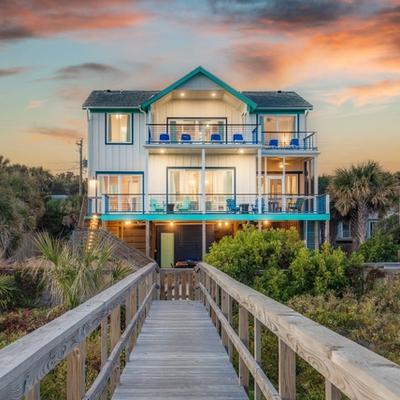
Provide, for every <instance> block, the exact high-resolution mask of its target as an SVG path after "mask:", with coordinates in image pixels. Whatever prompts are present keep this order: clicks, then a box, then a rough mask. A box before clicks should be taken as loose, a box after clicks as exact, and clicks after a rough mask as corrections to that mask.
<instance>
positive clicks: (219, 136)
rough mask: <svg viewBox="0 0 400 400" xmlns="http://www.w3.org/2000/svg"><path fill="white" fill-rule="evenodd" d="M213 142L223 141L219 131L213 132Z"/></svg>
mask: <svg viewBox="0 0 400 400" xmlns="http://www.w3.org/2000/svg"><path fill="white" fill-rule="evenodd" d="M211 143H222V138H221V135H220V134H219V133H212V134H211Z"/></svg>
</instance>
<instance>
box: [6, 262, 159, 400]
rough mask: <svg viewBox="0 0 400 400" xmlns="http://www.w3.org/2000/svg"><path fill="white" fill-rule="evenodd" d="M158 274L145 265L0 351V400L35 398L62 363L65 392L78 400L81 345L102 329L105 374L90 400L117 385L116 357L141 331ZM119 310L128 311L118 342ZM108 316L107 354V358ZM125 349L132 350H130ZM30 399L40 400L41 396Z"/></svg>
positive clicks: (82, 385) (81, 384) (82, 386)
mask: <svg viewBox="0 0 400 400" xmlns="http://www.w3.org/2000/svg"><path fill="white" fill-rule="evenodd" d="M156 271H157V266H156V264H155V263H149V264H147V265H146V266H145V267H143V268H141V269H139V270H138V271H136V272H134V273H133V274H131V275H129V276H128V277H126V278H124V279H122V280H121V281H120V282H118V283H116V284H115V285H113V286H111V287H110V288H108V289H106V290H104V291H103V292H101V293H99V294H98V295H96V296H94V297H93V298H91V299H90V300H88V301H86V302H85V303H83V304H81V305H80V306H78V307H76V308H75V309H73V310H70V311H68V312H66V313H65V314H63V315H61V316H60V317H58V318H56V319H55V320H53V321H51V322H49V323H48V324H46V325H44V326H42V327H41V328H39V329H37V330H35V331H33V332H32V333H30V334H28V335H26V336H24V337H22V338H21V339H19V340H17V341H16V342H14V343H12V344H10V345H9V346H7V347H5V348H4V349H2V350H0V400H19V399H21V398H22V396H24V395H26V394H28V393H38V384H39V382H40V380H41V379H42V378H43V377H44V376H45V375H46V374H47V373H49V372H50V371H51V370H53V369H54V368H55V367H56V366H57V365H58V364H59V363H60V362H61V361H62V360H64V359H65V358H67V390H69V391H71V392H72V394H70V396H69V397H68V398H72V399H78V398H79V399H81V398H82V397H83V396H84V394H85V381H84V378H83V377H82V374H80V373H78V372H77V371H84V354H85V339H86V338H87V337H88V336H89V335H90V334H91V333H92V332H93V331H94V330H95V329H97V328H98V327H99V325H100V324H101V328H102V329H101V332H102V334H101V347H102V370H101V371H103V372H100V373H101V382H99V380H96V381H95V383H94V386H92V387H93V389H91V390H89V392H88V396H89V397H88V398H90V399H96V398H98V397H99V394H101V390H100V389H101V388H104V387H105V385H107V382H108V380H109V379H111V383H112V382H114V385H115V382H116V381H117V375H116V374H117V372H116V369H118V368H113V366H119V356H120V354H121V352H122V350H123V349H124V348H125V347H126V346H127V342H128V341H131V340H130V339H131V337H132V332H133V330H134V328H135V326H137V325H139V329H140V325H141V323H142V322H143V321H142V320H143V319H144V318H143V314H144V312H146V313H147V311H148V308H149V303H150V302H151V300H152V297H153V295H155V291H154V290H155V288H156V281H157V278H156ZM122 305H125V307H126V326H127V329H126V331H125V332H126V333H125V334H122V336H121V327H120V322H121V321H120V315H121V314H120V312H121V306H122ZM109 316H110V342H111V349H110V350H111V354H110V356H109V357H108V355H107V354H108V341H109V339H108V334H107V331H108V329H107V325H108V317H109ZM103 332H104V333H105V334H103ZM129 345H130V347H133V344H129ZM110 364H111V366H110ZM103 368H106V370H103ZM99 376H100V375H99ZM31 398H32V397H31ZM33 398H34V399H38V398H39V395H36V397H35V395H34V396H33Z"/></svg>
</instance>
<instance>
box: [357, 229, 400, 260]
mask: <svg viewBox="0 0 400 400" xmlns="http://www.w3.org/2000/svg"><path fill="white" fill-rule="evenodd" d="M399 250H400V246H399V244H398V243H396V242H395V240H394V238H393V235H392V234H390V233H383V232H380V231H377V232H376V233H375V234H374V235H373V236H372V238H371V239H369V240H367V241H366V242H365V243H363V244H362V245H361V246H360V249H359V253H360V254H362V256H363V257H364V260H365V262H391V261H397V252H398V251H399Z"/></svg>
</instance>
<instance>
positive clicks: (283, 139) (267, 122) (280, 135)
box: [262, 115, 296, 146]
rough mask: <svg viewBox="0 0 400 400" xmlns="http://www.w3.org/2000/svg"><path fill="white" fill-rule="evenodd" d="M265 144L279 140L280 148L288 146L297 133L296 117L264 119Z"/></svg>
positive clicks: (283, 116)
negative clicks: (272, 140)
mask: <svg viewBox="0 0 400 400" xmlns="http://www.w3.org/2000/svg"><path fill="white" fill-rule="evenodd" d="M262 127H263V135H264V143H268V142H269V141H270V140H271V139H278V142H279V145H280V146H288V145H289V144H290V140H291V139H292V138H293V136H294V133H295V132H296V116H295V115H280V116H279V115H266V116H264V117H262Z"/></svg>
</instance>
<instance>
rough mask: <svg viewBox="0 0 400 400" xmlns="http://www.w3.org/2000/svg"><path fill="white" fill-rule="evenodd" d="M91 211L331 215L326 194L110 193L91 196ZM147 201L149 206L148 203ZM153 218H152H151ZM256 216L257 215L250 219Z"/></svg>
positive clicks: (149, 213)
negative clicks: (146, 194)
mask: <svg viewBox="0 0 400 400" xmlns="http://www.w3.org/2000/svg"><path fill="white" fill-rule="evenodd" d="M89 200H90V202H89V204H90V207H89V210H90V213H100V214H106V215H112V214H124V215H129V214H132V215H159V214H163V215H174V216H176V215H187V216H188V215H194V214H199V215H201V214H207V215H229V216H232V215H243V216H244V215H246V216H247V217H249V216H254V217H255V216H259V215H273V214H276V215H282V216H284V215H290V216H291V217H294V216H296V215H321V214H324V215H328V214H329V205H328V203H329V198H328V197H327V196H326V195H292V194H287V195H262V196H258V195H257V194H254V193H252V194H224V193H220V194H215V193H213V194H205V195H204V196H203V195H201V194H166V193H156V194H149V195H148V196H145V195H144V194H143V193H140V194H109V195H104V196H102V197H97V198H91V199H89ZM146 204H147V206H145V205H146ZM148 219H151V218H148ZM250 219H257V218H250Z"/></svg>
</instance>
